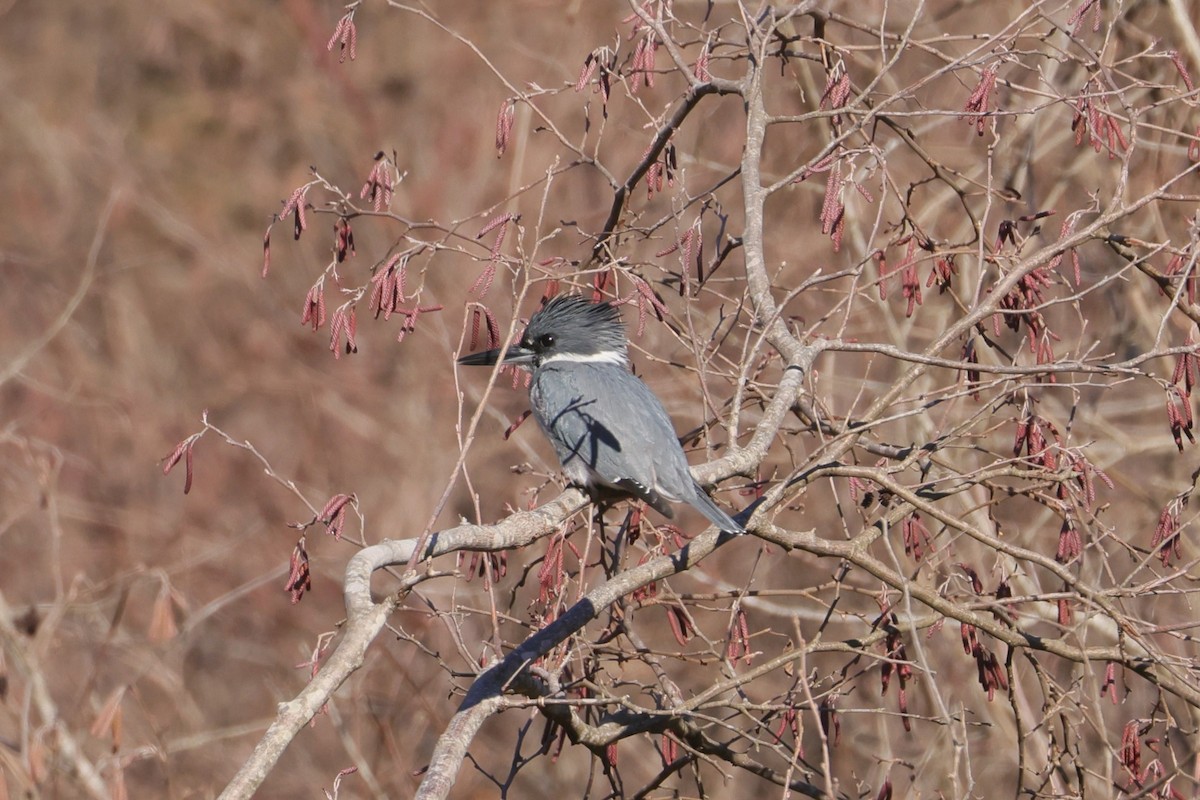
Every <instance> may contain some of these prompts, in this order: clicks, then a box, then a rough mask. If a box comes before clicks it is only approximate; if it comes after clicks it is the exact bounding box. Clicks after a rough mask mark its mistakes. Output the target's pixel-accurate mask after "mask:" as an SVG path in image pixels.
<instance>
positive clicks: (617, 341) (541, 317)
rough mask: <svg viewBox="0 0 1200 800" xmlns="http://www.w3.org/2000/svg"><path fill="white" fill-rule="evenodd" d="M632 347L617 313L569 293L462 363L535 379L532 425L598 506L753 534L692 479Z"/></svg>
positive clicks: (531, 387) (532, 383) (531, 392)
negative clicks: (511, 337)
mask: <svg viewBox="0 0 1200 800" xmlns="http://www.w3.org/2000/svg"><path fill="white" fill-rule="evenodd" d="M628 348H629V340H628V338H627V337H626V334H625V325H624V323H623V322H622V320H621V314H620V312H619V311H618V310H617V308H616V307H615V306H614V305H612V304H611V303H608V302H598V303H594V302H591V301H589V300H588V299H586V298H584V297H582V296H581V295H577V294H560V295H556V296H555V297H552V298H550V299H549V300H548V301H546V303H545V304H544V305H543V306H542V308H541V309H540V310H539V311H537V312H536V313H535V314H534V315H533V316H532V317H531V318H530V320H529V324H528V325H527V326H526V328H525V332H524V334H522V336H521V338H520V339H519V340H518V341H517V342H515V343H514V344H512V345H510V346H509V347H508V348H496V349H494V350H486V351H483V352H479V353H472V354H470V355H465V356H462V357H461V358H459V359H458V363H459V364H462V365H467V366H491V365H494V364H496V363H497V362H500V363H502V364H513V365H516V366H518V367H520V368H523V369H527V370H529V372H530V373H531V381H530V384H529V400H530V406H531V407H532V410H533V416H534V418H535V419H536V420H537V423H538V426H539V427H540V428H541V429H542V432H543V433H545V434H546V437H547V438H549V439H550V442H551V443H552V444H553V445H554V451H555V453H556V454H557V456H558V460H559V463H560V464H562V468H563V472H564V473H565V474H566V476H567V479H568V480H569V481H570V482H571V483H573V484H575V485H576V486H580V487H582V488H583V489H585V490H586V491H587V492H588V493H589V494H590V495H591V496H592V498H593V499H607V498H609V497H635V498H637V499H639V500H642V501H644V502H645V503H646V504H647V505H649V506H650V507H651V508H653V509H654V510H656V511H658V512H659V513H660V514H662V515H663V516H664V517H667V518H668V519H671V518H673V517H674V511H673V509H672V507H671V504H672V503H687V504H688V505H690V506H691V507H692V508H694V509H696V510H697V511H699V512H700V513H701V514H703V515H704V516H705V517H706V518H707V519H708V520H709V522H711V523H712V524H713V525H715V526H717V527H718V528H719V529H720V530H721V531H723V532H726V533H735V534H740V533H745V532H746V529H745V527H744V526H743V525H742V524H740V523H738V522H736V521H735V520H734V519H733V518H732V517H730V516H729V514H727V513H726V512H725V511H723V510H722V509H721V508H720V506H718V505H717V504H716V503H714V502H713V500H712V498H710V497H709V496H708V494H706V493H705V491H704V490H703V489H702V488H700V485H699V484H698V483H696V481H695V480H694V479H693V478H692V474H691V472H689V471H688V462H687V457H686V456H685V455H684V452H683V447H682V446H681V445H680V444H679V438H678V437H677V436H676V435H675V428H674V426H673V425H672V424H671V418H670V417H669V416H667V411H666V409H664V408H663V405H662V403H661V402H660V401H659V399H658V398H657V397H656V396H655V395H654V392H652V391H651V390H650V387H649V386H647V385H646V384H645V382H643V381H642V379H641V378H639V377H637V376H636V375H634V374H633V372H632V371H631V370H630V366H629V352H628Z"/></svg>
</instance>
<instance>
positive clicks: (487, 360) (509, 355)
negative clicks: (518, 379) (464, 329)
mask: <svg viewBox="0 0 1200 800" xmlns="http://www.w3.org/2000/svg"><path fill="white" fill-rule="evenodd" d="M534 355H535V353H534V352H533V351H532V350H529V349H527V348H524V347H521V345H519V344H514V345H513V346H512V347H510V348H508V350H505V349H504V348H502V347H497V348H496V349H495V350H484V351H483V352H482V353H471V354H470V355H468V356H463V357H462V358H460V359H459V360H458V363H459V364H462V365H463V366H468V367H490V366H491V365H493V364H495V363H496V362H497V361H499V362H500V363H501V364H529V363H530V362H532V361H533V357H534Z"/></svg>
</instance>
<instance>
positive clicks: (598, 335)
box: [458, 294, 629, 368]
mask: <svg viewBox="0 0 1200 800" xmlns="http://www.w3.org/2000/svg"><path fill="white" fill-rule="evenodd" d="M497 361H500V362H502V363H504V364H517V365H519V366H532V367H535V368H536V367H540V366H543V365H545V364H549V363H552V362H576V363H609V364H626V363H628V361H629V355H628V341H627V340H626V338H625V326H624V324H622V322H621V315H620V313H619V312H618V311H617V309H616V308H614V307H613V306H612V304H610V303H591V302H589V301H588V300H586V299H584V298H583V297H581V296H579V295H577V294H563V295H558V296H557V297H554V298H551V299H550V301H549V302H547V303H546V305H544V306H542V308H541V310H540V311H538V312H537V313H536V314H534V315H533V317H532V318H531V319H530V320H529V325H528V327H526V328H525V333H524V334H523V335H522V336H521V339H520V341H519V342H517V343H515V344H513V345H511V346H510V347H509V348H508V349H507V350H505V349H504V348H497V349H495V350H486V351H484V352H482V353H472V354H471V355H468V356H463V357H462V358H460V359H459V360H458V363H460V364H466V365H490V364H495V363H496V362H497Z"/></svg>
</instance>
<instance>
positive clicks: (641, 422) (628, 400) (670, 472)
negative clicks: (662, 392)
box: [530, 362, 693, 516]
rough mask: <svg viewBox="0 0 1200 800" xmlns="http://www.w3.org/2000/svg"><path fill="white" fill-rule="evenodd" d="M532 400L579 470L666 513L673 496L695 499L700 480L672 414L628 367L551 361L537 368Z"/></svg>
mask: <svg viewBox="0 0 1200 800" xmlns="http://www.w3.org/2000/svg"><path fill="white" fill-rule="evenodd" d="M530 401H531V403H532V405H533V412H534V416H536V417H537V420H538V423H539V424H540V425H541V426H542V429H543V430H544V431H545V432H546V434H547V436H548V437H549V438H550V440H551V441H552V442H553V443H554V449H555V451H556V452H557V454H558V458H559V461H561V462H562V465H563V469H564V470H565V471H566V473H567V474H568V475H569V476H571V477H572V478H575V479H578V478H579V477H582V476H583V475H584V474H586V475H587V476H588V477H590V478H591V479H592V480H594V481H597V482H599V483H602V484H607V485H608V486H609V487H612V488H618V489H623V490H624V491H626V492H628V493H630V494H633V495H635V496H637V497H639V498H641V499H642V500H645V501H646V502H647V503H649V504H650V505H651V506H652V507H654V508H655V509H656V510H658V511H660V512H663V513H664V514H666V511H664V509H666V510H668V511H669V509H670V506H668V505H667V501H671V502H679V501H680V500H690V495H691V490H692V485H693V482H692V478H691V474H690V473H689V472H688V466H687V458H686V457H685V456H684V454H683V448H681V447H680V446H679V440H678V439H677V438H676V436H675V429H674V428H673V427H672V425H671V420H670V418H669V417H668V416H667V412H666V411H665V410H664V409H663V407H662V403H660V402H659V401H658V398H657V397H655V396H654V394H653V392H651V391H650V389H649V387H647V386H646V384H645V383H643V382H642V381H641V380H640V379H639V378H637V377H636V376H634V375H633V374H632V373H630V372H629V371H628V370H626V369H625V368H623V367H620V366H617V365H615V364H579V363H569V362H567V363H562V364H548V365H546V366H545V367H542V368H541V369H539V370H538V371H537V373H536V374H535V376H534V382H533V386H532V387H531V391H530ZM667 515H668V516H669V514H667Z"/></svg>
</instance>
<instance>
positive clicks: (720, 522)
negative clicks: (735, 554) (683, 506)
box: [689, 484, 746, 533]
mask: <svg viewBox="0 0 1200 800" xmlns="http://www.w3.org/2000/svg"><path fill="white" fill-rule="evenodd" d="M693 486H694V487H695V492H694V494H695V498H694V499H693V500H691V501H690V503H689V505H691V507H692V508H694V509H696V510H697V511H699V512H700V513H701V514H703V515H704V516H705V517H707V518H708V521H709V522H711V523H712V524H713V525H716V526H717V527H718V528H720V529H721V530H722V531H724V532H725V533H745V532H746V529H745V527H743V526H742V525H740V524H738V523H737V522H735V521H734V519H733V517H731V516H729V515H728V514H726V513H725V512H724V511H722V510H721V507H720V506H718V505H717V504H716V503H714V502H713V501H712V498H711V497H709V496H708V494H707V493H706V492H705V491H704V490H703V489H701V488H700V484H693Z"/></svg>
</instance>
